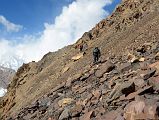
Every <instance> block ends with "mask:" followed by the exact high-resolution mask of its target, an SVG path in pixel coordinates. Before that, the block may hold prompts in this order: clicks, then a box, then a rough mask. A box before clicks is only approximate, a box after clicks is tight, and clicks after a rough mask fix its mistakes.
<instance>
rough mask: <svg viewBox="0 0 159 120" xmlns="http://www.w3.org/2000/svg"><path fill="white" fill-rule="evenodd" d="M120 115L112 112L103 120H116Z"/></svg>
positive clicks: (103, 117) (104, 116)
mask: <svg viewBox="0 0 159 120" xmlns="http://www.w3.org/2000/svg"><path fill="white" fill-rule="evenodd" d="M118 115H120V113H119V112H118V111H117V110H116V111H111V112H108V113H106V114H105V115H103V116H102V120H115V119H116V118H117V117H118Z"/></svg>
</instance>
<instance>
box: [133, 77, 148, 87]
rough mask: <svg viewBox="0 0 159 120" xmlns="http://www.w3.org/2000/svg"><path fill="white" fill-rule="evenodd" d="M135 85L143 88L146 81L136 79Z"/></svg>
mask: <svg viewBox="0 0 159 120" xmlns="http://www.w3.org/2000/svg"><path fill="white" fill-rule="evenodd" d="M133 82H134V84H135V86H137V87H139V88H142V87H143V86H144V85H145V84H146V82H145V81H144V80H143V79H135V80H134V81H133Z"/></svg>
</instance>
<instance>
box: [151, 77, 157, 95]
mask: <svg viewBox="0 0 159 120" xmlns="http://www.w3.org/2000/svg"><path fill="white" fill-rule="evenodd" d="M149 84H150V85H152V86H153V87H154V90H156V91H158V92H159V76H157V77H153V78H151V79H149Z"/></svg>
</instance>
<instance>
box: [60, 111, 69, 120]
mask: <svg viewBox="0 0 159 120" xmlns="http://www.w3.org/2000/svg"><path fill="white" fill-rule="evenodd" d="M68 118H69V109H67V108H66V109H64V111H63V112H62V113H61V115H60V117H59V120H66V119H68Z"/></svg>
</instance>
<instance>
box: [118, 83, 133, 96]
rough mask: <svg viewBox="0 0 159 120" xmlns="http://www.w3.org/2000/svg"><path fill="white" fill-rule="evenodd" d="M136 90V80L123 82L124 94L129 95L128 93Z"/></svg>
mask: <svg viewBox="0 0 159 120" xmlns="http://www.w3.org/2000/svg"><path fill="white" fill-rule="evenodd" d="M134 91H135V84H134V82H130V81H128V82H125V83H123V84H122V85H121V92H122V93H123V94H125V95H126V96H127V95H128V94H130V93H132V92H134Z"/></svg>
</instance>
